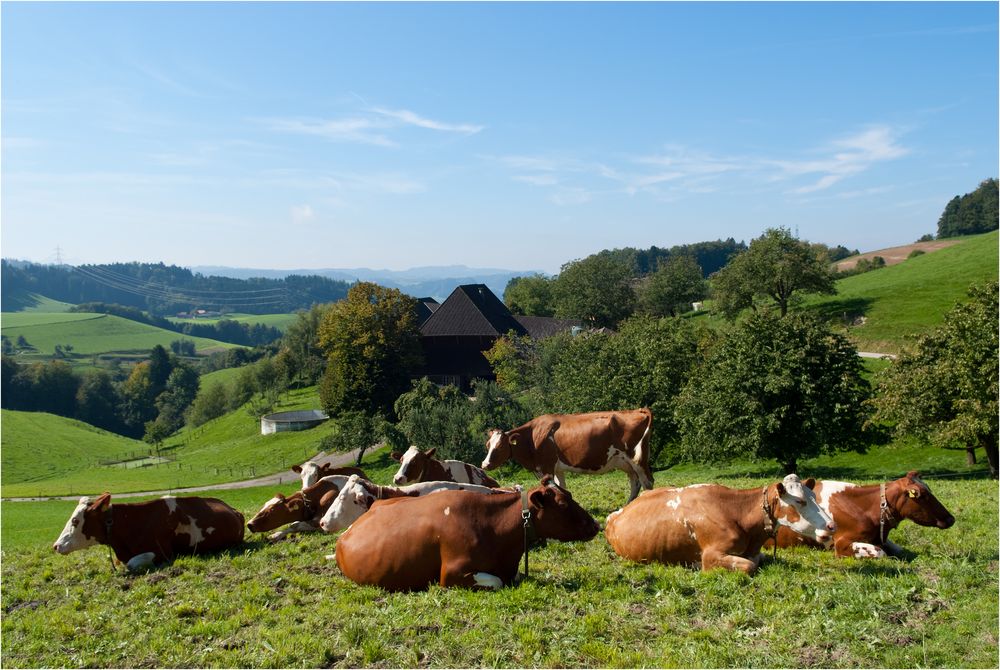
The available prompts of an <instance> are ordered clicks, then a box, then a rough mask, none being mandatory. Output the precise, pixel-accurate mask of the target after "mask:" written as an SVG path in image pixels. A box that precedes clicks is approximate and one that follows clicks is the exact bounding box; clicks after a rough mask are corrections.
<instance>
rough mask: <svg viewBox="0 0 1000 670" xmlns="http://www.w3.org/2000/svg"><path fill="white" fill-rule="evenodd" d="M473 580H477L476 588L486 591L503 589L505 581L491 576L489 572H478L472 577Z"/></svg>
mask: <svg viewBox="0 0 1000 670" xmlns="http://www.w3.org/2000/svg"><path fill="white" fill-rule="evenodd" d="M472 578H473V579H475V580H476V586H481V587H483V588H486V589H499V588H502V587H503V581H502V580H501V579H500V578H499V577H497V576H496V575H491V574H490V573H488V572H477V573H476V574H474V575H472Z"/></svg>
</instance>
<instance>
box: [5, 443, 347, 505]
mask: <svg viewBox="0 0 1000 670" xmlns="http://www.w3.org/2000/svg"><path fill="white" fill-rule="evenodd" d="M357 458H358V452H357V450H356V449H355V450H354V451H349V452H345V453H342V454H327V455H325V456H314V457H313V458H311V459H309V460H311V461H313V462H314V463H319V464H323V463H329V464H330V465H332V466H334V467H341V466H344V465H354V462H355V461H356V460H357ZM300 483H301V480H300V479H299V476H298V475H297V474H295V473H294V472H292V471H291V470H284V471H282V472H277V473H275V474H273V475H266V476H264V477H257V478H255V479H245V480H243V481H240V482H225V483H221V484H206V485H204V486H190V487H187V488H180V489H163V490H160V491H137V492H133V493H115V494H114V497H115V498H139V497H142V496H158V495H177V494H184V493H196V492H198V491H219V490H230V489H249V488H253V487H254V486H279V485H281V486H285V485H288V484H294V485H295V486H296V487H298V486H299V485H300ZM79 499H80V496H51V497H46V496H41V497H35V498H3V499H2V500H0V502H5V503H7V502H38V501H41V500H79Z"/></svg>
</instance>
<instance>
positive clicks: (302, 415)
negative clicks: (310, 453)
mask: <svg viewBox="0 0 1000 670" xmlns="http://www.w3.org/2000/svg"><path fill="white" fill-rule="evenodd" d="M329 418H330V417H329V416H327V415H326V413H325V412H323V411H321V410H318V409H307V410H299V411H297V412H276V413H274V414H265V415H264V416H262V417H260V434H261V435H271V434H272V433H284V432H286V431H293V430H306V429H308V428H313V427H315V426H318V425H319V424H321V423H323V422H324V421H326V420H327V419H329Z"/></svg>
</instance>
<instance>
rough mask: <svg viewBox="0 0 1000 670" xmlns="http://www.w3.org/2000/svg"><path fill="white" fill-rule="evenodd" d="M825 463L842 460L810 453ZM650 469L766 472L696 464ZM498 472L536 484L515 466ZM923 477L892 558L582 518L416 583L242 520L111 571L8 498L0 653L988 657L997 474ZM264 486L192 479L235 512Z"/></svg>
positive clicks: (842, 661) (537, 659) (618, 661)
mask: <svg viewBox="0 0 1000 670" xmlns="http://www.w3.org/2000/svg"><path fill="white" fill-rule="evenodd" d="M945 453H947V452H945ZM910 455H911V457H912V456H915V455H916V454H915V453H911V454H910ZM951 455H952V456H954V457H955V460H956V461H960V460H961V454H959V453H952V454H951ZM860 458H874V457H873V456H866V457H860ZM871 464H872V465H876V464H879V465H888V462H886V463H878V462H877V461H873V462H872V463H871ZM911 464H912V463H911ZM915 465H919V464H915ZM365 467H366V469H368V471H369V474H371V475H372V476H373V478H375V479H376V480H378V481H379V482H381V483H386V482H387V481H388V479H389V477H390V476H391V474H392V471H393V470H394V462H392V461H389V459H388V457H387V456H386V454H385V452H384V450H383V451H379V452H377V453H373V454H371V455H370V456H368V457H367V458H366V462H365ZM862 467H863V466H862ZM803 472H804V473H805V469H803ZM838 472H845V473H851V472H855V470H853V469H848V470H844V471H841V470H839V468H838V467H836V466H833V465H828V466H827V473H826V474H827V475H828V476H831V477H833V476H838V475H837V473H838ZM810 474H811V473H810ZM897 474H898V473H897ZM656 477H657V485H659V486H663V485H668V484H670V485H681V484H688V483H694V482H700V481H719V482H720V483H724V484H726V485H729V486H734V487H739V488H749V487H757V486H762V485H763V484H765V483H769V482H771V481H775V480H776V479H777V476H776V475H774V476H761V475H760V473H759V472H758V473H754V476H751V477H746V476H729V475H725V474H723V475H721V476H720V475H719V473H718V471H716V470H711V469H706V468H698V467H695V466H688V467H686V468H684V469H677V468H675V469H672V470H669V471H665V472H659V473H657V475H656ZM499 478H500V479H501V481H503V482H504V483H512V482H515V481H516V482H521V483H524V484H531V483H533V478H532V477H531V476H530V475H528V474H527V473H526V472H524V471H523V470H516V469H513V468H509V469H504V470H501V471H500V477H499ZM855 479H856V480H857V481H875V480H871V479H868V478H865V477H856V478H855ZM928 483H929V485H930V486H931V488H932V490H933V491H934V492H935V494H936V495H937V496H938V498H939V499H940V500H941V501H942V502H943V503H944V504H945V505H946V506H947V507H948V508H949V509H950V511H951V512H952V513H953V514H954V515H955V516H956V518H957V523H956V524H955V526H954V527H953V528H951V529H949V530H944V531H942V530H938V529H935V528H923V527H919V526H916V525H914V524H912V523H911V522H905V523H904V524H902V525H901V526H900V527H899V528H898V529H896V530H895V531H894V532H893V535H892V539H893V540H894V541H895V542H897V543H898V544H900V545H902V546H903V547H904V548H905V549H906V550H907V553H906V556H905V558H904V560H895V559H877V560H868V561H861V560H856V559H836V558H834V557H833V555H832V553H827V552H819V551H813V550H807V549H795V550H779V552H778V555H777V559H776V560H771V559H770V558H769V559H768V560H765V562H764V563H763V565H762V567H761V570H760V571H759V572H758V574H757V575H755V576H754V577H746V576H745V575H742V574H733V573H726V572H721V571H715V572H712V573H707V574H703V573H701V572H699V571H696V570H693V569H689V568H684V567H666V566H661V565H638V564H630V563H626V562H623V561H622V560H621V559H619V558H618V557H617V556H615V555H614V553H613V552H612V551H611V549H610V548H609V547H608V544H607V542H606V540H605V539H604V537H603V535H598V536H597V537H596V538H595V539H594V540H592V541H590V542H587V543H583V544H560V543H557V542H550V543H549V544H548V545H547V546H545V547H542V548H539V549H536V550H533V551H532V554H531V576H530V578H529V579H528V580H527V581H526V582H525V583H523V584H521V585H520V586H517V587H514V588H505V589H502V590H500V591H498V592H473V591H465V590H457V589H456V590H443V589H440V588H438V587H432V588H431V589H430V590H429V591H427V592H425V593H413V594H389V593H384V592H382V591H380V590H378V589H376V588H373V587H358V586H356V585H354V584H353V583H351V582H349V581H347V580H346V579H345V578H344V577H342V576H341V575H340V573H339V570H338V569H337V567H336V564H335V563H334V562H332V561H327V560H325V558H324V556H325V555H327V554H330V553H332V551H333V547H334V543H335V538H334V537H332V536H325V535H318V534H317V535H311V536H299V537H294V536H293V539H290V540H286V541H283V542H279V543H273V544H272V543H268V542H266V541H265V540H263V539H261V538H258V537H256V536H252V537H249V538H248V542H247V543H246V544H245V545H244V546H243V547H241V548H240V549H237V550H232V551H230V552H226V553H223V554H221V555H214V556H203V557H184V558H178V559H177V560H175V561H174V562H173V563H172V564H171V565H168V566H166V567H163V568H161V569H159V570H157V571H154V572H151V573H148V574H145V575H138V576H126V575H123V574H121V573H114V574H113V573H112V572H111V569H110V565H109V562H108V553H107V549H106V548H105V547H96V548H90V549H87V550H84V551H81V552H77V553H74V554H71V555H68V556H59V555H56V554H54V553H53V552H52V550H51V548H50V546H49V545H50V544H51V542H52V541H53V540H54V539H55V537H56V535H58V533H59V531H60V530H61V528H62V525H63V524H64V523H65V520H66V518H67V517H68V514H69V512H70V511H71V510H72V508H73V506H74V504H73V503H72V502H45V503H5V504H4V505H3V510H2V512H3V538H2V539H3V565H2V571H3V583H4V590H3V595H2V606H3V609H4V613H5V614H4V618H3V622H2V632H3V637H2V651H3V656H4V660H5V662H6V663H7V664H8V665H11V666H18V667H44V666H67V665H68V666H131V667H156V666H170V667H189V666H212V667H362V666H363V667H398V666H406V667H481V666H491V667H536V666H537V667H567V666H579V667H609V666H610V667H917V666H920V667H996V664H997V616H998V612H997V597H996V594H997V558H998V557H997V544H998V537H997V528H998V516H997V508H998V494H997V486H996V483H995V482H992V481H989V480H985V479H981V478H977V477H976V476H975V475H972V474H969V475H966V476H962V477H949V478H941V479H933V478H930V477H928ZM568 485H569V487H570V489H571V491H572V492H573V494H574V496H575V497H576V498H577V499H578V500H579V501H580V502H581V503H582V504H583V506H584V507H585V508H586V509H587V510H588V511H589V512H590V513H591V514H593V515H594V516H595V518H598V520H600V521H602V522H603V520H604V518H605V517H606V516H607V514H608V513H610V512H611V511H613V510H614V509H616V508H617V507H618V506H620V505H621V504H622V503H624V501H625V499H626V497H627V484H626V478H625V476H624V475H623V474H621V473H613V474H608V475H603V476H599V477H585V476H576V475H570V478H569V483H568ZM292 488H293V487H292V486H288V487H286V492H290V491H291V490H292ZM272 494H273V489H272V488H265V489H247V490H239V491H218V492H215V493H214V494H207V495H216V496H217V497H220V498H222V499H224V500H226V501H227V502H229V503H230V504H232V505H233V506H235V507H236V508H237V509H240V510H241V511H242V512H243V513H244V514H245V515H246V516H247V517H248V518H249V516H250V515H251V514H252V513H253V512H255V511H256V510H257V508H259V506H260V504H262V503H263V502H264V501H265V500H267V499H268V498H269V497H270V496H271V495H272ZM768 556H770V554H768Z"/></svg>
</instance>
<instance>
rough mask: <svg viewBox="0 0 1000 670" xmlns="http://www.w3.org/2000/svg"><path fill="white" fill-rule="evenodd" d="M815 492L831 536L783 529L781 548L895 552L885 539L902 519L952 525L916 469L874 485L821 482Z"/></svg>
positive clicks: (876, 554) (859, 554)
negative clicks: (816, 538) (832, 529)
mask: <svg viewBox="0 0 1000 670" xmlns="http://www.w3.org/2000/svg"><path fill="white" fill-rule="evenodd" d="M814 490H815V493H816V502H817V503H818V504H819V506H820V507H821V508H823V510H824V511H826V513H827V514H829V515H830V516H832V517H833V521H834V523H836V524H837V532H836V533H834V535H833V538H832V539H831V540H827V541H826V542H822V543H820V542H816V541H814V540H811V539H809V538H805V537H801V536H798V535H794V534H792V533H788V532H786V531H785V529H784V528H782V529H781V530H779V531H778V535H777V542H778V546H779V547H792V546H796V545H802V544H804V545H807V546H810V547H817V548H826V549H829V548H830V547H831V546H832V547H833V548H834V551H835V552H836V555H837V556H840V557H844V556H854V557H855V558H881V557H883V556H886V555H891V556H899V555H900V553H901V552H902V550H903V549H902V547H900V546H899V545H898V544H895V543H894V542H890V541H889V539H888V538H889V531H891V530H892V529H893V528H895V527H896V526H898V525H899V524H900V523H902V522H903V520H904V519H909V520H910V521H913V522H914V523H917V524H920V525H921V526H937V527H938V528H951V526H952V525H953V524H954V523H955V517H953V516H952V515H951V513H950V512H949V511H948V510H947V509H945V507H944V505H942V504H941V503H940V501H938V499H937V498H935V497H934V494H933V493H931V490H930V489H929V488H928V487H927V484H925V483H924V482H923V481H921V480H920V473H918V472H916V471H911V472H909V473H907V474H906V476H905V477H900V478H899V479H896V480H894V481H891V482H888V483H886V484H875V485H872V486H857V485H855V484H851V483H849V482H835V481H829V480H827V481H819V482H816V488H815V489H814ZM768 542H769V543H772V542H773V541H772V540H769V541H768Z"/></svg>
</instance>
